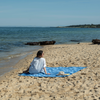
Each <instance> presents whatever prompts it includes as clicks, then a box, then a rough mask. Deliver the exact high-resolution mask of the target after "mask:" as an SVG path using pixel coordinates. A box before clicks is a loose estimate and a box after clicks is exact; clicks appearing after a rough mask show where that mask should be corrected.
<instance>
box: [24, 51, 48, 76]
mask: <svg viewBox="0 0 100 100" xmlns="http://www.w3.org/2000/svg"><path fill="white" fill-rule="evenodd" d="M43 55H44V53H43V51H42V50H39V51H38V52H37V56H36V57H35V58H34V59H33V61H32V62H31V64H30V66H29V68H28V69H27V70H26V71H23V73H30V74H38V73H41V72H45V74H48V75H50V73H47V71H46V61H45V59H44V58H42V57H43Z"/></svg>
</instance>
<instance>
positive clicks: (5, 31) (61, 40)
mask: <svg viewBox="0 0 100 100" xmlns="http://www.w3.org/2000/svg"><path fill="white" fill-rule="evenodd" d="M96 38H97V39H100V29H99V28H50V27H0V62H1V64H0V66H2V65H4V63H2V61H4V60H9V59H12V58H14V57H19V56H23V55H26V54H28V53H30V52H31V51H34V50H37V49H39V48H41V46H28V45H24V44H25V43H27V42H39V41H51V40H55V41H56V44H69V43H77V42H91V41H92V39H96Z"/></svg>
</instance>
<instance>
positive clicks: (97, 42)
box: [92, 39, 100, 44]
mask: <svg viewBox="0 0 100 100" xmlns="http://www.w3.org/2000/svg"><path fill="white" fill-rule="evenodd" d="M92 43H93V44H100V40H99V39H93V40H92Z"/></svg>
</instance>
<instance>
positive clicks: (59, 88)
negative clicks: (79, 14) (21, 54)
mask: <svg viewBox="0 0 100 100" xmlns="http://www.w3.org/2000/svg"><path fill="white" fill-rule="evenodd" d="M43 51H44V58H45V59H46V64H47V66H48V67H59V66H63V67H70V66H76V67H79V66H82V67H87V68H85V69H83V70H81V71H79V72H77V73H74V74H72V75H70V76H68V77H64V78H60V77H57V78H38V77H37V78H36V77H26V76H25V77H24V76H18V73H22V71H23V70H25V69H27V67H28V66H29V65H30V63H31V61H32V60H33V58H34V57H35V55H36V52H34V53H33V54H31V55H28V56H27V57H26V58H24V59H22V60H20V61H19V62H18V63H17V64H16V65H15V66H14V68H17V69H14V70H12V71H10V72H9V73H6V74H5V75H3V76H2V77H0V80H1V81H0V100H8V99H9V100H99V99H100V45H92V44H91V43H81V44H71V45H70V44H69V45H64V44H63V45H49V46H45V47H44V48H43Z"/></svg>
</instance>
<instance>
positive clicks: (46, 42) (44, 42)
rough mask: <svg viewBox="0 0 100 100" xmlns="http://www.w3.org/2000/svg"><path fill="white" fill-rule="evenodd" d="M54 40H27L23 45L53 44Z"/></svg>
mask: <svg viewBox="0 0 100 100" xmlns="http://www.w3.org/2000/svg"><path fill="white" fill-rule="evenodd" d="M55 43H56V41H41V42H27V43H26V44H25V45H53V44H55Z"/></svg>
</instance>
